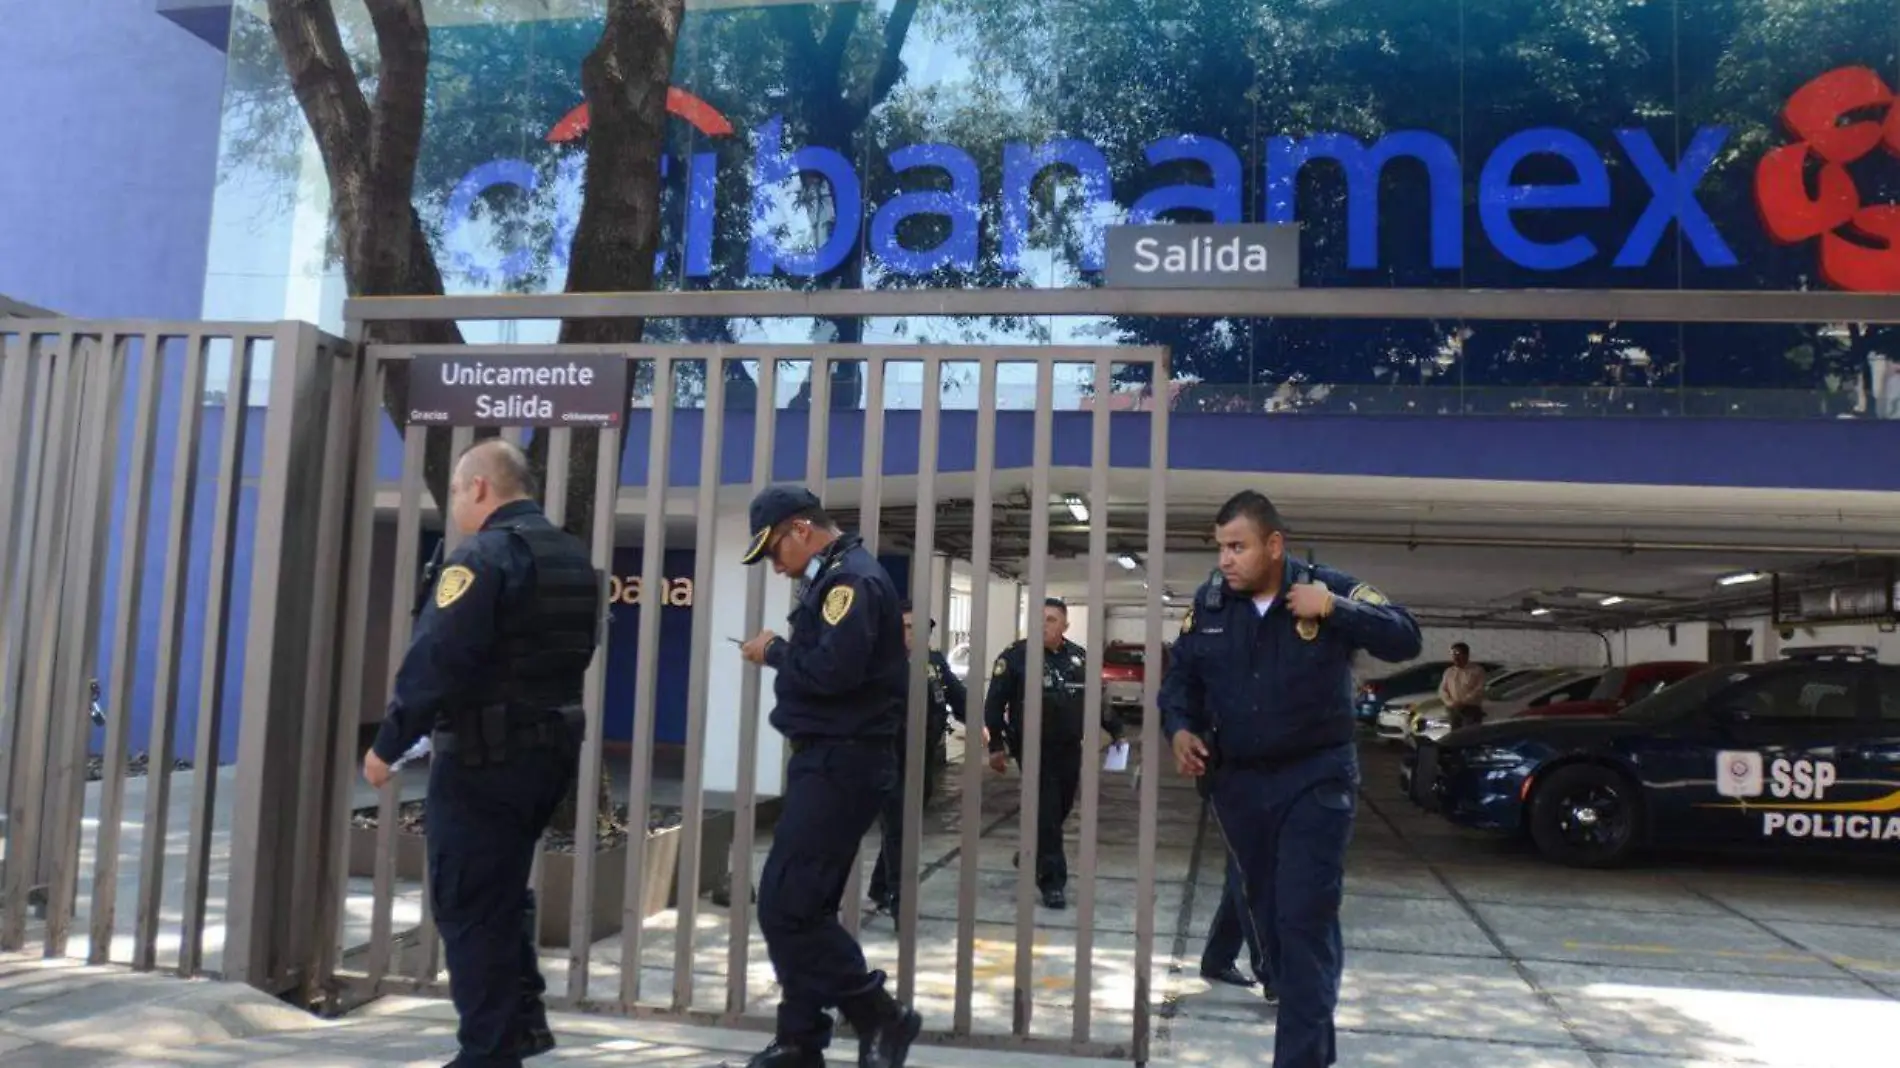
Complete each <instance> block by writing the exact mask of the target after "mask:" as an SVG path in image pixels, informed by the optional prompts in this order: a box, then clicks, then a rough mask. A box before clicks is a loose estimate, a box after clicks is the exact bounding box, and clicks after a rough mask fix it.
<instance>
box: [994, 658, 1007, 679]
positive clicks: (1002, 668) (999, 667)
mask: <svg viewBox="0 0 1900 1068" xmlns="http://www.w3.org/2000/svg"><path fill="white" fill-rule="evenodd" d="M1008 670H1009V662H1008V661H1007V660H1004V659H1003V658H1002V657H1000V656H999V657H997V658H996V667H995V669H994V670H992V671H991V672H990V677H991V678H993V679H1000V678H1002V677H1003V675H1004V673H1005V672H1007V671H1008Z"/></svg>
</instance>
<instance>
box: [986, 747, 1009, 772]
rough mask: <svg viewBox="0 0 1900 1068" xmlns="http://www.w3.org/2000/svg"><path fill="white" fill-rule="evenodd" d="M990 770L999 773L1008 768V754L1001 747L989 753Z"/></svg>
mask: <svg viewBox="0 0 1900 1068" xmlns="http://www.w3.org/2000/svg"><path fill="white" fill-rule="evenodd" d="M990 770H991V771H993V772H995V773H997V774H998V775H1001V774H1002V773H1004V772H1006V771H1008V770H1009V754H1008V753H1007V752H1005V751H1003V750H1001V749H998V750H997V751H996V752H994V753H991V754H990Z"/></svg>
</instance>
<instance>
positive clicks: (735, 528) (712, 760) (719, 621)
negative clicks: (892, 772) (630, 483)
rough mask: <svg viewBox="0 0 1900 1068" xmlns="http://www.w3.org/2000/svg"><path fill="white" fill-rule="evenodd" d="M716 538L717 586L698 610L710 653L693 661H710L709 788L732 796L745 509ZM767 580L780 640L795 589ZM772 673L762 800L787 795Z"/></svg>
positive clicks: (762, 739)
mask: <svg viewBox="0 0 1900 1068" xmlns="http://www.w3.org/2000/svg"><path fill="white" fill-rule="evenodd" d="M716 522H717V523H718V525H719V526H718V530H717V532H716V533H715V535H714V538H715V542H714V550H713V551H714V554H715V559H714V563H713V584H712V587H713V588H712V592H711V596H703V595H702V600H701V602H700V606H699V608H698V610H700V611H709V612H711V613H712V614H713V622H712V648H710V649H707V650H695V652H694V655H696V656H706V657H710V658H711V660H710V663H709V665H708V667H709V670H708V673H707V679H706V683H707V685H706V763H705V776H706V777H705V783H706V789H707V791H709V792H712V793H717V794H728V793H731V792H732V791H735V790H737V789H738V787H739V724H740V679H741V677H742V675H743V674H744V672H743V671H742V670H741V668H742V666H743V664H744V661H742V660H740V659H739V650H738V647H736V646H734V645H733V644H732V643H731V642H729V641H727V640H726V639H728V638H738V639H739V640H741V641H745V640H747V639H750V638H751V637H752V634H751V632H749V631H747V630H746V618H745V601H746V582H747V580H748V579H749V578H750V577H751V572H752V570H753V569H752V568H748V567H746V566H744V565H742V564H740V563H739V557H740V554H742V553H743V552H745V546H746V544H747V542H749V541H750V540H751V538H750V537H749V535H748V532H747V531H746V517H745V512H744V509H743V508H735V509H732V510H722V511H721V512H720V513H719V516H718V518H717V520H716ZM759 566H760V567H762V568H766V575H765V617H764V627H765V629H767V630H772V631H776V632H777V633H779V634H784V633H785V632H786V628H787V624H786V621H785V617H786V615H787V613H789V612H790V611H791V603H792V584H791V582H790V581H788V580H786V579H783V578H780V577H779V576H777V575H776V574H773V573H771V570H770V568H769V567H767V565H764V564H760V565H759ZM772 676H773V672H772V671H771V669H769V668H768V669H765V670H764V671H762V672H761V673H760V678H759V694H760V696H759V758H758V763H757V768H758V778H757V779H756V780H755V782H756V784H757V790H758V796H759V797H761V798H765V797H777V796H778V795H779V794H780V793H781V792H782V791H783V790H784V766H785V761H784V741H785V740H784V739H783V738H782V737H780V736H779V733H778V732H777V731H775V730H773V729H772V726H771V724H770V723H768V722H766V717H767V716H769V715H770V714H771V712H772Z"/></svg>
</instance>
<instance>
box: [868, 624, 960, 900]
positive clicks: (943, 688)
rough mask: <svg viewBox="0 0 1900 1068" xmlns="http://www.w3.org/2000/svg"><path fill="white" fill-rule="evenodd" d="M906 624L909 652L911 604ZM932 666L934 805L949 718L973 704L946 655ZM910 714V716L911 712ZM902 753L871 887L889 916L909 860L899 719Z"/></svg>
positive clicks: (929, 785)
mask: <svg viewBox="0 0 1900 1068" xmlns="http://www.w3.org/2000/svg"><path fill="white" fill-rule="evenodd" d="M901 608H902V614H903V620H904V649H905V650H906V651H908V650H909V649H910V629H911V623H912V615H911V610H910V602H909V601H908V600H906V601H905V602H904V603H903V604H902V606H901ZM930 628H931V629H932V630H935V629H936V628H937V621H936V620H934V619H933V620H931V621H930ZM928 661H929V662H928V666H927V667H926V668H925V675H924V680H925V684H926V685H927V686H928V687H929V690H928V696H927V697H926V698H925V728H924V803H925V804H926V805H928V804H929V803H930V795H931V794H932V793H933V792H934V788H935V786H936V776H937V771H938V767H939V763H940V761H939V758H938V755H937V754H938V753H939V752H940V751H941V748H942V744H943V736H944V734H945V733H946V732H948V731H949V730H950V720H951V719H952V718H953V717H954V718H955V719H956V721H957V722H958V723H962V722H963V706H964V703H965V702H966V701H968V700H969V693H968V691H967V690H965V689H964V687H963V680H962V679H959V678H957V677H956V676H955V675H954V674H952V673H951V671H950V662H949V661H948V660H945V659H944V656H943V654H942V653H940V652H938V651H937V650H935V649H932V650H930V651H929V653H928ZM906 715H907V716H908V712H907V713H906ZM896 749H897V782H898V787H897V789H895V790H893V791H891V796H890V798H889V799H888V800H887V801H885V803H884V811H883V812H881V813H879V815H878V823H879V825H880V829H881V830H882V831H883V832H884V842H883V845H882V846H881V847H880V848H879V849H878V854H877V864H876V865H875V866H874V867H872V869H871V885H870V888H869V891H870V898H871V907H872V908H873V909H874V910H876V911H879V912H888V913H890V914H891V915H893V916H895V915H896V914H897V910H898V907H899V905H900V902H899V901H898V891H899V890H900V889H902V888H903V885H904V883H903V876H901V875H900V874H898V865H899V864H901V863H902V862H903V856H904V786H903V784H904V762H905V760H906V759H907V758H908V756H909V753H910V748H909V745H908V742H907V740H906V736H905V724H904V723H902V722H901V721H900V723H899V725H898V728H897V737H896Z"/></svg>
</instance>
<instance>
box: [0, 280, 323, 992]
mask: <svg viewBox="0 0 1900 1068" xmlns="http://www.w3.org/2000/svg"><path fill="white" fill-rule="evenodd" d="M351 352H352V349H351V347H350V346H348V345H346V344H344V343H343V342H341V341H339V340H337V339H334V338H329V337H326V336H324V335H323V334H321V333H320V332H318V331H317V330H315V329H314V328H312V327H310V326H307V325H304V324H300V323H277V324H269V323H251V324H221V323H192V324H165V323H141V322H126V323H110V322H94V321H84V320H71V319H29V318H8V319H0V606H4V611H3V612H0V744H4V745H5V747H6V755H5V759H4V760H0V796H4V798H5V799H6V804H5V850H6V860H5V868H4V875H3V876H0V902H3V906H0V949H5V950H9V951H12V950H19V949H22V948H24V947H25V945H26V944H27V942H28V940H29V939H32V940H35V941H41V942H43V949H44V953H45V955H46V956H48V957H63V956H67V955H69V954H70V955H73V956H83V957H84V958H85V959H86V960H88V961H90V962H93V963H106V962H116V963H124V964H130V965H132V966H134V967H137V968H140V969H147V970H149V969H152V968H156V967H167V968H175V969H176V970H177V971H178V972H179V973H180V974H183V975H198V974H219V975H223V976H225V977H227V978H231V979H236V980H240V981H244V982H250V983H252V984H254V985H256V986H259V987H261V988H264V989H267V990H275V991H283V990H289V989H291V988H293V987H295V986H296V985H298V984H299V983H300V982H301V981H302V980H303V979H304V978H306V977H307V976H306V975H305V974H304V971H303V969H302V967H301V965H300V964H299V963H298V962H299V961H301V960H303V959H305V957H306V956H307V953H306V947H308V946H309V944H310V943H311V942H312V941H313V938H314V936H313V934H312V933H311V932H310V931H309V930H308V924H298V923H295V922H293V921H294V919H295V918H296V917H298V916H299V915H304V916H307V915H308V908H309V901H308V894H307V893H306V892H305V888H307V887H309V886H311V885H312V884H313V882H314V880H315V879H316V877H317V876H316V871H315V868H314V863H315V860H316V858H317V857H318V856H319V851H318V850H317V849H316V848H315V844H316V835H317V830H318V828H317V827H316V825H315V824H314V823H312V822H309V821H303V822H299V821H298V819H297V816H298V814H299V809H300V807H301V806H303V805H304V804H306V803H307V802H308V801H309V799H310V796H311V795H310V793H309V791H310V790H312V789H313V788H316V787H321V786H323V785H324V780H323V778H322V776H321V774H320V772H319V769H316V768H314V767H311V766H310V763H309V762H308V761H301V760H299V758H298V754H299V753H300V751H301V750H302V748H303V747H304V745H305V740H306V739H308V738H316V737H322V738H327V737H328V736H329V732H330V730H331V717H330V715H329V711H328V709H326V708H324V707H322V706H321V703H320V702H313V701H311V700H310V697H311V696H312V693H315V692H316V691H312V693H306V692H305V689H304V687H305V686H306V685H315V684H318V683H320V682H321V681H322V680H326V679H328V678H329V677H330V672H329V670H328V668H327V666H326V665H324V664H323V663H322V660H321V651H322V649H323V648H326V647H327V645H328V643H329V641H330V637H331V636H330V635H329V634H327V633H324V632H323V630H322V628H321V627H320V626H319V625H317V622H316V621H317V619H318V618H320V616H313V615H312V614H311V613H310V612H309V611H307V610H306V609H307V607H308V605H307V602H306V601H305V599H304V598H303V596H302V594H303V592H304V591H306V590H313V591H314V592H315V594H316V597H317V600H318V602H319V603H320V602H321V599H322V586H321V584H320V583H317V582H316V581H315V580H316V576H319V575H324V574H335V573H336V570H337V569H338V568H339V567H340V566H341V561H340V559H339V558H338V557H337V556H336V554H335V551H334V550H335V549H336V547H337V546H336V541H335V539H334V538H327V537H326V536H325V532H326V531H328V530H333V529H338V528H340V525H341V521H342V517H341V515H340V514H337V513H322V512H320V511H319V510H318V509H317V507H316V505H317V503H318V495H317V494H315V493H307V492H304V489H305V487H314V486H317V485H321V484H324V483H325V482H326V480H336V479H338V478H340V475H341V471H342V467H343V464H344V462H346V461H347V457H337V458H335V459H332V457H331V454H330V452H329V450H327V449H326V448H325V445H326V442H328V441H330V440H333V439H335V438H336V436H337V435H338V434H339V433H341V432H342V431H344V430H345V429H346V428H347V426H348V418H349V416H350V414H351V413H350V407H349V405H348V404H347V403H346V401H347V400H348V399H349V397H350V396H351V391H350V390H349V389H348V388H347V386H348V383H349V382H350V380H351V377H352V375H353V374H354V370H355V361H354V360H353V359H352V358H351ZM339 385H341V386H343V387H344V388H337V387H338V386H339ZM260 399H261V400H262V401H263V403H258V401H259V400H260ZM115 491H116V492H115ZM246 555H248V556H249V558H250V561H251V565H250V567H249V569H248V570H247V571H240V570H239V569H238V567H237V561H238V560H239V559H240V558H241V557H244V556H246ZM115 557H116V560H115V559H114V558H115ZM194 587H196V588H199V589H202V590H203V591H204V594H203V598H202V600H201V601H199V600H198V599H196V598H193V597H191V596H189V594H190V592H191V590H192V589H193V588H194ZM280 587H282V590H283V591H285V592H292V591H294V593H295V594H296V595H295V596H282V595H280ZM240 588H244V589H248V594H246V595H243V596H242V597H240V594H239V590H240ZM153 607H155V608H156V611H150V609H151V608H153ZM239 613H242V615H243V618H244V620H245V622H244V624H243V626H242V627H240V626H238V624H237V620H238V618H239ZM146 616H155V617H156V631H157V636H156V638H157V640H156V642H155V643H154V642H151V641H149V640H147V639H146V638H145V636H144V634H143V633H142V628H141V626H140V623H141V620H142V618H143V617H146ZM108 650H109V655H107V651H108ZM188 655H189V656H195V657H196V658H197V659H198V663H197V664H196V665H195V678H196V679H197V682H198V684H197V685H196V687H195V688H196V695H195V700H193V701H191V702H190V703H189V705H187V704H186V701H185V693H184V690H183V684H184V680H186V679H187V678H189V677H194V672H193V665H192V664H191V663H190V662H189V661H187V660H186V659H185V658H186V657H187V656H188ZM233 676H235V679H234V678H233ZM231 682H234V683H235V685H230V684H228V683H231ZM135 691H136V693H137V694H138V697H137V699H136V700H135ZM135 704H138V705H140V706H142V707H148V708H149V709H150V713H149V719H148V720H147V721H146V724H145V728H144V730H143V733H142V735H141V736H140V737H139V738H138V741H139V742H140V743H142V745H143V746H144V748H145V749H146V751H147V762H146V768H145V773H144V774H142V775H135V774H132V773H130V772H129V771H128V768H127V763H128V761H127V757H128V753H129V751H130V750H131V748H132V746H133V745H134V734H133V729H134V723H133V720H134V717H133V715H132V714H131V713H130V709H131V708H132V707H133V706H134V705H135ZM181 706H185V707H181ZM95 710H98V712H99V713H101V714H102V715H103V717H104V723H103V725H97V726H96V725H95V720H94V715H93V713H94V711H95ZM181 713H183V714H190V715H192V716H193V717H194V719H195V725H194V728H193V731H192V733H191V735H190V736H189V738H190V741H191V744H190V748H189V750H188V751H189V752H190V753H191V757H190V764H191V768H190V770H181V771H178V772H177V774H176V775H174V760H173V759H172V758H173V757H174V756H175V755H176V754H177V752H178V751H179V744H180V743H182V742H183V741H185V739H184V738H180V737H179V727H180V720H181ZM238 720H241V723H240V722H237V721H238ZM227 725H228V726H229V727H230V728H231V730H227ZM240 728H241V729H240ZM233 732H235V734H236V735H237V737H236V739H235V741H234V743H229V744H227V741H226V735H227V734H230V733H233ZM95 738H96V740H97V744H99V745H100V746H101V752H102V754H103V755H102V758H101V761H100V764H99V767H98V768H97V771H96V777H97V781H98V787H97V788H96V790H89V789H88V780H89V779H90V778H93V777H94V772H93V771H92V769H89V768H88V763H89V761H88V751H89V742H93V741H94V740H95ZM233 747H234V749H235V752H234V753H233V754H230V755H231V756H233V757H234V758H235V759H225V757H226V754H225V750H226V749H228V748H233ZM174 785H180V786H182V787H188V789H189V793H188V794H182V795H177V796H175V795H174V791H173V787H174ZM220 813H229V824H228V826H226V825H225V824H224V821H223V820H221V819H220ZM87 823H91V824H92V825H93V827H94V832H93V833H92V834H90V835H82V829H83V827H84V825H85V824H87ZM174 836H182V837H183V838H184V839H185V841H184V842H183V843H182V848H175V846H176V845H178V843H174V842H173V841H172V838H173V837H174ZM181 883H182V885H180V884H181ZM300 908H301V909H302V910H303V911H302V912H301V913H300V912H299V911H298V910H299V909H300ZM300 928H301V930H300Z"/></svg>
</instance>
